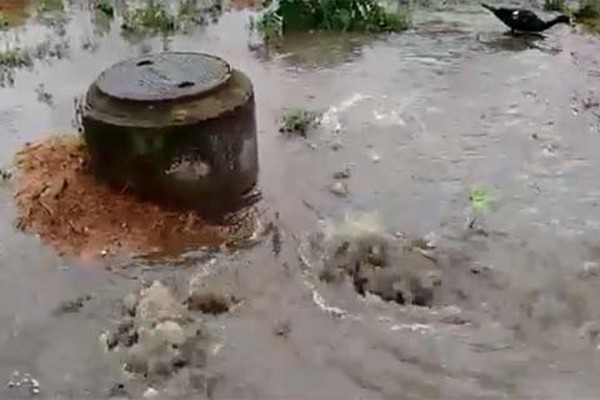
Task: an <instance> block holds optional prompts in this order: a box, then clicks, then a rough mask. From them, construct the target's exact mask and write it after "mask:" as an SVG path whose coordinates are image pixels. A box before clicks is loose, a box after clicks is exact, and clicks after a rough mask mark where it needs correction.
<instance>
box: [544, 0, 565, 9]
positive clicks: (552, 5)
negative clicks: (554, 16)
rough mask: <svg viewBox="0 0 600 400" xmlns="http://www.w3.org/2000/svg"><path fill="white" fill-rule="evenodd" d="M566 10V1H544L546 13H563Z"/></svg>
mask: <svg viewBox="0 0 600 400" xmlns="http://www.w3.org/2000/svg"><path fill="white" fill-rule="evenodd" d="M565 9H566V4H565V0H544V10H545V11H559V12H563V11H565Z"/></svg>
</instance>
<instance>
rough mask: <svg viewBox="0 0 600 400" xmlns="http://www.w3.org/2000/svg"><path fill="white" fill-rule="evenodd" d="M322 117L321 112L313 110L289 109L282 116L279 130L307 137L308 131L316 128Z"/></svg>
mask: <svg viewBox="0 0 600 400" xmlns="http://www.w3.org/2000/svg"><path fill="white" fill-rule="evenodd" d="M320 118H321V113H320V112H318V111H313V110H303V109H292V110H287V111H286V112H285V113H284V114H283V116H282V117H281V121H280V125H279V131H280V132H282V133H288V134H292V135H297V136H302V137H306V136H307V135H308V131H309V130H310V129H312V128H315V127H316V126H317V125H318V124H319V122H320Z"/></svg>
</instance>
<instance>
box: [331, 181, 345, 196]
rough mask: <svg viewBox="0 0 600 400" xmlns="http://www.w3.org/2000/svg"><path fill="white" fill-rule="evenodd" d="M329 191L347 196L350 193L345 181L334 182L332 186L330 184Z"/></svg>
mask: <svg viewBox="0 0 600 400" xmlns="http://www.w3.org/2000/svg"><path fill="white" fill-rule="evenodd" d="M329 191H330V192H331V193H333V194H335V195H336V196H346V195H348V187H347V186H346V184H344V182H339V181H336V182H333V183H332V184H331V185H330V186H329Z"/></svg>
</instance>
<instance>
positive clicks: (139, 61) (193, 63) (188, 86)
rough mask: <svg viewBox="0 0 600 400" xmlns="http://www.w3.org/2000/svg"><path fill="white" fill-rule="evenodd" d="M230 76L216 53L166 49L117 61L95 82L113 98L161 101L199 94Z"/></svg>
mask: <svg viewBox="0 0 600 400" xmlns="http://www.w3.org/2000/svg"><path fill="white" fill-rule="evenodd" d="M230 76H231V67H230V66H229V64H228V63H227V62H225V61H224V60H222V59H220V58H218V57H215V56H211V55H207V54H198V53H177V52H169V53H163V54H155V55H150V56H144V57H141V58H136V59H130V60H126V61H123V62H121V63H118V64H116V65H114V66H113V67H111V68H109V69H108V70H106V71H104V72H103V73H102V74H101V75H100V77H99V78H98V81H97V86H98V88H99V89H100V91H102V92H103V93H104V94H106V95H108V96H110V97H112V98H115V99H120V100H132V101H165V100H177V99H182V98H186V97H193V96H200V95H202V94H205V93H206V92H209V91H211V90H213V89H216V88H217V87H219V86H221V85H222V84H224V83H225V82H227V80H229V78H230Z"/></svg>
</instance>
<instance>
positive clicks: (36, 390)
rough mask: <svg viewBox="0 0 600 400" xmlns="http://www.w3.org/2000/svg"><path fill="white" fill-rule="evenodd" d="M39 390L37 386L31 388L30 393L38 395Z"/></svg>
mask: <svg viewBox="0 0 600 400" xmlns="http://www.w3.org/2000/svg"><path fill="white" fill-rule="evenodd" d="M40 391H41V390H40V388H37V387H35V388H31V393H32V394H35V395H38V394H40Z"/></svg>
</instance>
